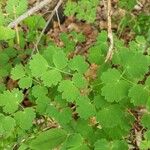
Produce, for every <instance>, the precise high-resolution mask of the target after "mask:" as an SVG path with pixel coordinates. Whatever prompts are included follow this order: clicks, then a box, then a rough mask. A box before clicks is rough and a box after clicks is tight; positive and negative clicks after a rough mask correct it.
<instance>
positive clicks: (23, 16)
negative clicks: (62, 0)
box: [8, 0, 53, 28]
mask: <svg viewBox="0 0 150 150" xmlns="http://www.w3.org/2000/svg"><path fill="white" fill-rule="evenodd" d="M52 1H53V0H43V1H42V2H40V3H39V4H38V5H36V6H34V7H33V8H31V9H30V10H28V11H27V12H25V13H24V14H22V15H21V16H19V17H18V18H17V19H16V20H14V21H13V22H11V23H10V24H9V25H8V27H10V28H14V27H16V26H17V25H18V24H19V23H20V22H21V21H23V20H24V19H26V18H27V17H29V16H31V15H32V14H34V13H35V12H37V11H39V10H40V9H42V8H43V7H44V6H46V5H48V4H49V3H51V2H52Z"/></svg>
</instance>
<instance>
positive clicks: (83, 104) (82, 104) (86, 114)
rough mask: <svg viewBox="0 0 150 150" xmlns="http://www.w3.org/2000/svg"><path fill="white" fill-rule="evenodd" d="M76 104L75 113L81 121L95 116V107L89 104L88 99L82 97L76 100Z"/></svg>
mask: <svg viewBox="0 0 150 150" xmlns="http://www.w3.org/2000/svg"><path fill="white" fill-rule="evenodd" d="M76 102H77V105H78V107H77V109H76V111H77V113H78V114H79V116H80V117H81V118H83V119H88V118H90V117H92V116H94V115H95V113H96V111H95V107H94V106H93V105H92V104H91V103H90V100H89V99H88V97H85V96H82V97H80V98H78V100H77V101H76Z"/></svg>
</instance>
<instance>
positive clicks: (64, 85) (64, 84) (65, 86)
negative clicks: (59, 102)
mask: <svg viewBox="0 0 150 150" xmlns="http://www.w3.org/2000/svg"><path fill="white" fill-rule="evenodd" d="M68 90H69V92H68ZM58 91H59V92H62V98H63V99H66V100H67V101H68V102H73V101H74V100H76V99H77V98H78V96H79V95H80V92H79V90H78V89H77V87H76V86H75V85H74V84H73V82H72V81H69V80H63V81H61V82H60V84H59V86H58Z"/></svg>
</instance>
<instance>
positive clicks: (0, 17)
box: [0, 9, 5, 26]
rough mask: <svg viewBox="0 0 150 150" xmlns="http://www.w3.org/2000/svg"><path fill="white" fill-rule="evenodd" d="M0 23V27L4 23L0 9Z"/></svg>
mask: <svg viewBox="0 0 150 150" xmlns="http://www.w3.org/2000/svg"><path fill="white" fill-rule="evenodd" d="M0 21H1V22H0V26H2V25H4V23H5V17H4V15H3V13H2V11H1V9H0Z"/></svg>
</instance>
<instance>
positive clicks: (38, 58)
mask: <svg viewBox="0 0 150 150" xmlns="http://www.w3.org/2000/svg"><path fill="white" fill-rule="evenodd" d="M29 67H30V69H31V73H32V75H33V76H34V77H37V78H38V77H41V76H42V75H43V74H44V73H46V71H47V69H48V67H49V66H48V63H47V61H46V59H45V58H44V57H43V56H42V55H40V54H39V53H37V54H35V55H33V56H32V59H31V60H30V62H29Z"/></svg>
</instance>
